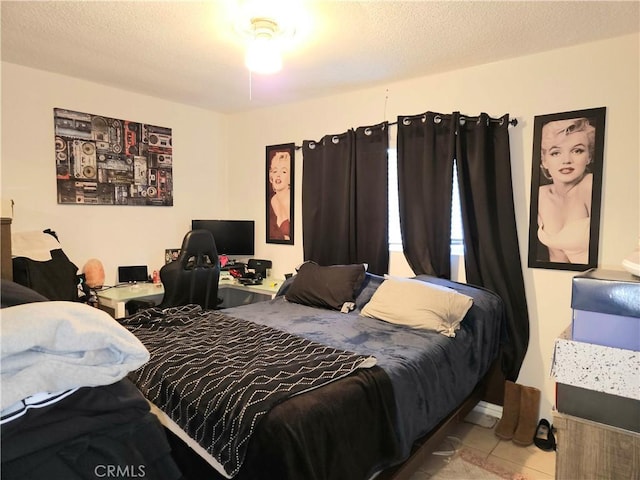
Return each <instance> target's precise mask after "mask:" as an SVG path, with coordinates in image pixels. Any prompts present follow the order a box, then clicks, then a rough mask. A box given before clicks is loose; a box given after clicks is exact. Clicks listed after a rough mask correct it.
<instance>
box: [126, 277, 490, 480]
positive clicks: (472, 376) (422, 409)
mask: <svg viewBox="0 0 640 480" xmlns="http://www.w3.org/2000/svg"><path fill="white" fill-rule="evenodd" d="M418 280H420V281H421V282H426V283H427V284H437V285H441V286H446V287H448V288H451V289H453V290H455V291H456V292H460V293H461V294H464V295H466V296H468V297H471V298H472V299H473V304H472V306H471V307H470V309H469V310H468V312H467V313H466V315H465V316H464V320H463V321H462V323H461V324H460V329H459V330H457V331H455V337H449V336H445V335H443V334H442V333H438V332H435V331H431V330H426V329H418V328H410V327H408V326H406V325H400V324H394V323H389V322H386V321H381V320H379V319H377V318H368V317H365V316H363V315H361V313H362V309H363V307H364V306H365V305H367V303H369V301H370V300H371V298H372V296H373V295H374V293H375V292H376V290H377V289H378V287H379V286H380V285H381V284H382V282H383V281H384V279H383V278H381V277H377V276H375V275H370V274H367V275H366V278H365V279H364V282H362V283H361V284H360V283H359V284H358V288H357V290H356V293H357V295H356V296H355V302H354V303H355V307H356V308H355V309H354V310H353V311H351V312H350V313H340V312H339V311H336V310H332V309H327V308H318V307H317V306H309V305H303V304H300V303H294V302H292V301H289V300H287V298H288V297H289V299H290V298H291V296H290V295H289V293H288V292H290V290H289V291H288V290H287V289H288V288H292V283H293V282H296V281H297V280H296V277H295V276H294V277H293V279H291V280H290V281H288V282H287V283H285V285H283V288H282V289H281V291H280V292H279V295H278V296H277V297H276V298H275V299H274V300H272V301H270V302H262V303H257V304H252V305H246V306H243V307H237V308H231V309H226V310H223V311H218V312H215V311H213V312H203V311H201V310H199V309H198V308H196V307H192V306H189V307H183V308H177V309H167V310H165V311H164V312H163V311H159V310H157V309H149V310H146V311H143V312H141V313H139V314H136V315H134V316H132V317H129V318H128V319H124V320H123V321H122V323H123V325H124V326H126V327H127V328H128V329H129V330H130V331H132V332H133V333H134V334H135V335H136V336H137V337H138V338H139V339H140V340H141V341H142V342H143V344H145V346H146V347H147V348H148V350H149V351H150V353H151V360H150V362H149V363H147V364H146V365H145V366H143V367H141V368H140V369H138V370H137V371H136V372H134V373H133V374H131V376H130V378H131V379H132V380H133V381H134V383H135V384H136V385H137V386H138V388H140V390H141V391H142V392H143V394H144V395H145V397H147V399H149V400H150V401H151V402H152V403H153V404H155V405H156V407H158V408H159V409H160V410H161V411H163V412H164V413H161V414H159V415H160V417H161V420H163V422H164V423H165V424H166V426H167V427H168V428H169V429H170V430H172V431H173V432H174V433H176V435H177V436H178V437H180V438H182V439H183V440H186V441H188V442H189V443H191V444H193V442H192V441H190V440H189V439H191V440H193V439H195V440H196V441H197V445H198V446H196V447H195V449H196V450H197V451H198V452H199V454H200V457H202V458H204V459H205V460H206V462H207V465H211V466H213V468H214V469H215V470H216V472H217V474H216V475H219V478H222V477H225V478H231V477H233V478H238V479H252V480H259V479H276V478H277V479H292V480H293V479H300V478H305V479H344V478H346V479H354V480H355V479H367V478H370V477H371V476H373V475H375V474H376V473H377V472H380V471H382V470H385V469H389V468H391V467H394V466H396V465H399V464H401V463H402V462H406V460H407V459H408V458H409V457H410V455H411V454H412V453H413V451H414V449H415V446H416V442H417V441H419V439H422V438H424V437H425V436H426V435H427V434H429V433H430V432H432V431H433V430H434V429H436V428H438V427H441V426H442V425H443V424H444V423H446V420H447V418H448V417H449V416H451V415H452V414H454V413H455V412H456V411H458V409H459V408H466V409H468V408H470V403H467V404H466V405H465V407H461V405H463V404H465V401H467V400H468V399H469V397H470V395H472V393H473V391H474V389H475V388H476V387H477V386H478V384H479V383H480V381H481V380H482V378H483V376H484V375H485V374H486V373H487V371H488V370H489V367H490V366H491V364H492V362H493V361H494V360H495V358H496V356H497V353H498V348H499V342H500V333H501V331H502V322H503V310H502V302H501V300H500V299H499V298H498V297H497V296H496V295H495V294H493V293H491V292H488V291H486V290H482V289H478V288H474V287H471V286H468V285H463V284H458V283H455V282H449V281H445V280H440V279H435V278H432V277H419V278H418ZM298 290H299V289H298ZM298 293H299V292H298ZM314 293H315V292H314ZM301 298H302V299H305V298H311V297H308V296H305V295H302V296H298V298H297V300H300V299H301ZM397 301H398V302H399V303H398V311H400V310H402V303H401V302H403V299H400V298H398V299H397ZM308 303H314V302H313V301H311V302H308ZM260 325H262V326H263V327H259V326H260ZM216 327H217V333H213V336H211V333H210V332H215V331H216ZM246 329H249V330H246ZM230 330H238V332H239V336H236V337H233V338H231V337H226V336H225V335H224V332H228V331H230ZM280 332H287V333H288V334H292V337H287V339H289V340H290V339H304V340H305V341H306V342H308V343H306V344H305V348H315V347H317V346H321V347H322V348H321V349H329V350H330V351H331V354H333V355H338V356H345V357H346V358H347V363H349V362H351V367H348V368H347V370H348V371H346V370H343V366H341V367H339V368H338V370H339V371H334V370H332V369H329V370H328V371H324V372H320V373H318V371H317V370H313V374H306V375H303V376H302V377H303V378H304V379H305V381H308V382H309V385H308V386H307V387H301V388H300V386H299V385H298V384H297V382H291V383H295V384H296V385H297V386H296V387H295V388H289V387H288V388H287V390H288V391H287V392H284V393H283V392H281V391H279V392H278V393H276V394H275V397H271V398H270V400H269V402H270V403H269V404H268V405H267V406H266V407H264V408H262V407H260V408H258V409H257V411H258V412H259V413H258V414H256V413H255V412H253V413H252V415H253V416H250V415H249V414H248V413H247V412H248V410H247V405H251V406H252V407H253V406H254V400H255V399H256V396H259V392H263V391H264V389H262V388H261V386H260V385H259V384H260V380H261V379H264V377H265V376H266V377H269V378H270V379H271V378H273V375H272V372H271V371H270V370H268V368H269V366H270V365H271V364H272V363H273V362H272V361H271V360H270V361H269V362H265V363H268V365H265V366H264V368H266V369H267V370H264V371H263V370H261V368H262V366H260V365H258V364H260V363H261V362H260V359H259V358H258V357H256V360H255V362H254V360H252V359H251V358H245V359H243V360H242V362H244V363H243V364H244V365H245V366H246V367H247V369H248V370H250V371H251V372H252V374H255V379H257V381H256V382H254V385H253V386H251V387H250V386H248V385H242V386H241V387H240V389H239V390H238V391H236V390H231V388H232V387H233V388H237V387H238V385H239V384H238V382H237V381H235V380H234V381H231V382H229V383H224V382H225V381H228V379H229V376H235V375H236V372H235V371H231V370H229V369H228V368H231V366H225V367H221V366H220V362H225V361H226V359H225V355H224V353H223V352H224V351H225V348H227V346H229V348H231V345H233V344H234V343H238V346H239V349H238V350H233V349H232V350H229V351H230V352H233V353H230V356H231V357H235V356H237V355H239V352H242V351H243V350H244V344H243V342H242V339H243V338H244V339H245V340H252V339H253V338H258V337H261V336H265V337H264V338H265V343H264V344H262V346H260V345H258V352H259V351H260V349H261V348H266V347H264V346H265V345H270V344H271V336H272V335H276V336H277V335H279V333H280ZM248 343H252V342H251V341H249V342H248ZM212 351H215V352H217V353H216V354H215V355H213V356H212ZM351 355H353V356H351ZM372 358H375V363H376V364H375V366H370V365H369V361H370V360H371V359H372ZM323 363H326V362H323ZM196 365H199V367H198V368H195V366H196ZM227 367H228V368H227ZM254 367H255V368H258V371H257V372H256V371H255V368H254ZM352 367H353V368H352ZM304 368H307V367H306V366H305V367H304ZM309 368H311V367H309ZM216 370H217V371H218V373H219V374H220V375H218V376H215V375H214V374H215V371H216ZM265 372H267V373H265ZM321 376H324V377H329V378H328V379H327V378H325V380H319V377H321ZM234 378H235V377H234ZM285 383H286V382H285ZM256 385H257V386H256ZM221 389H222V390H225V389H226V391H227V393H228V396H227V397H226V398H223V396H222V395H221V394H220V391H221ZM256 392H258V393H256ZM216 404H218V405H224V407H223V408H222V410H226V412H223V413H220V412H219V411H218V410H216V407H215V406H216ZM246 417H250V420H249V421H248V426H247V425H242V421H243V418H246ZM220 425H224V426H226V428H228V429H229V430H230V431H232V432H236V435H235V436H234V435H233V434H231V435H230V436H229V437H228V438H226V437H225V438H226V440H224V441H223V442H222V444H223V446H222V447H221V446H220V439H219V437H220V432H221V430H219V429H218V427H219V426H220ZM238 431H242V432H245V433H242V434H237V432H238ZM216 439H217V440H216ZM234 442H236V443H241V444H242V445H241V446H240V448H236V447H237V445H235V446H232V447H230V446H229V444H232V443H234ZM216 443H217V444H216ZM174 446H175V448H179V447H178V445H177V444H174ZM245 447H246V448H245ZM186 463H187V464H189V465H190V466H191V467H193V465H195V464H194V463H193V460H192V459H191V460H188V461H187V462H186ZM187 468H189V467H187ZM183 473H186V474H187V476H188V473H187V472H185V471H184V469H183ZM196 475H201V474H200V473H197V474H196ZM211 475H214V474H213V473H212V474H211ZM383 475H387V476H388V475H389V474H383ZM194 478H195V477H194ZM211 478H215V477H211ZM381 478H382V476H381Z"/></svg>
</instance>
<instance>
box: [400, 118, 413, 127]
mask: <svg viewBox="0 0 640 480" xmlns="http://www.w3.org/2000/svg"><path fill="white" fill-rule="evenodd" d="M402 124H403V125H407V126H408V125H411V119H410V118H407V117H405V118H403V119H402Z"/></svg>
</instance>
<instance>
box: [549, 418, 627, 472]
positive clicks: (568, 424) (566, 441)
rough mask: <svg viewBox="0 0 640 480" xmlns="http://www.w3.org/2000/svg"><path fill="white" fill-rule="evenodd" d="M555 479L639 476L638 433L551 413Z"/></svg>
mask: <svg viewBox="0 0 640 480" xmlns="http://www.w3.org/2000/svg"><path fill="white" fill-rule="evenodd" d="M553 426H554V427H555V428H556V437H557V438H556V440H557V444H558V445H557V456H556V480H573V479H578V478H579V479H584V480H588V479H618V478H619V479H623V478H624V479H632V478H640V434H639V433H635V432H631V431H629V430H623V429H621V428H617V427H612V426H609V425H604V424H602V423H597V422H592V421H591V420H585V419H583V418H578V417H572V416H570V415H565V414H562V413H557V412H556V413H554V416H553Z"/></svg>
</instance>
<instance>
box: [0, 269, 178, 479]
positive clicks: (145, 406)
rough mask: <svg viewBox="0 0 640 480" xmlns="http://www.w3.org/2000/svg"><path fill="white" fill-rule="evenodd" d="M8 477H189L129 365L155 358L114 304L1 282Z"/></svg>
mask: <svg viewBox="0 0 640 480" xmlns="http://www.w3.org/2000/svg"><path fill="white" fill-rule="evenodd" d="M1 287H2V288H1V300H2V312H1V321H0V326H1V333H2V335H1V340H2V341H1V349H0V353H1V359H0V368H1V385H2V397H1V402H2V405H1V407H0V410H1V412H0V432H1V441H2V449H1V460H2V463H1V468H2V478H3V479H5V478H6V479H11V480H16V479H25V480H27V479H28V480H38V479H43V480H44V479H52V478H64V479H68V480H74V479H78V480H79V479H95V478H103V477H106V478H108V477H112V478H113V477H116V478H136V477H139V478H153V479H157V480H177V479H180V478H182V473H181V472H180V470H179V468H178V466H177V465H176V463H175V461H174V460H173V457H172V456H171V447H170V445H169V443H168V441H167V437H166V433H165V430H164V428H163V427H162V425H161V424H160V422H159V421H158V418H157V417H156V416H155V415H154V414H152V413H151V411H150V406H149V403H148V402H147V401H146V399H145V398H144V397H143V396H142V394H141V393H140V391H139V390H138V389H137V388H136V387H135V385H133V383H132V382H131V381H130V380H129V379H128V378H126V374H127V373H128V372H129V371H131V370H135V369H136V368H138V367H139V366H140V365H142V364H143V363H144V362H146V361H147V359H148V358H149V354H148V352H147V350H146V349H145V348H144V346H143V345H142V344H141V343H140V342H139V341H138V340H137V339H136V338H135V337H134V336H133V335H132V334H131V333H129V332H128V331H127V330H126V329H124V328H123V327H122V326H120V325H119V324H118V323H117V322H116V321H115V320H114V319H112V318H111V317H109V315H108V314H106V313H105V312H103V311H101V310H98V309H95V308H92V307H90V306H88V305H86V304H82V303H79V302H68V301H49V300H47V298H46V297H44V296H43V295H41V294H39V293H37V292H36V291H34V290H31V289H29V288H26V287H24V286H22V285H19V284H17V283H14V282H11V281H7V280H2V285H1Z"/></svg>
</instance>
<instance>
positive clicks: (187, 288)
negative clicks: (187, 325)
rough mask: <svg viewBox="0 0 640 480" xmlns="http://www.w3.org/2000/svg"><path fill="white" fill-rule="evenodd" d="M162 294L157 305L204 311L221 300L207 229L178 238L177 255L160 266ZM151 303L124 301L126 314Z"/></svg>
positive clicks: (214, 254) (215, 257) (214, 252)
mask: <svg viewBox="0 0 640 480" xmlns="http://www.w3.org/2000/svg"><path fill="white" fill-rule="evenodd" d="M160 280H161V281H162V284H163V286H164V297H163V298H162V302H160V304H159V305H158V307H159V308H168V307H178V306H181V305H188V304H190V303H194V304H198V305H200V306H201V307H202V308H204V309H206V310H213V309H215V308H216V307H217V306H218V304H220V303H221V302H222V300H221V299H219V298H218V281H219V280H220V264H219V262H218V251H217V249H216V242H215V240H214V238H213V234H212V233H211V232H209V231H208V230H191V231H190V232H188V233H187V234H186V235H185V237H184V239H183V240H182V247H181V248H180V255H179V256H178V258H177V259H176V260H174V261H173V262H171V263H168V264H166V265H165V266H163V267H162V268H161V269H160ZM150 306H152V305H151V304H149V303H148V302H145V301H144V300H131V301H129V302H127V304H126V309H127V312H128V314H129V315H130V314H133V313H136V312H137V311H138V310H140V309H141V308H145V307H150Z"/></svg>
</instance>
